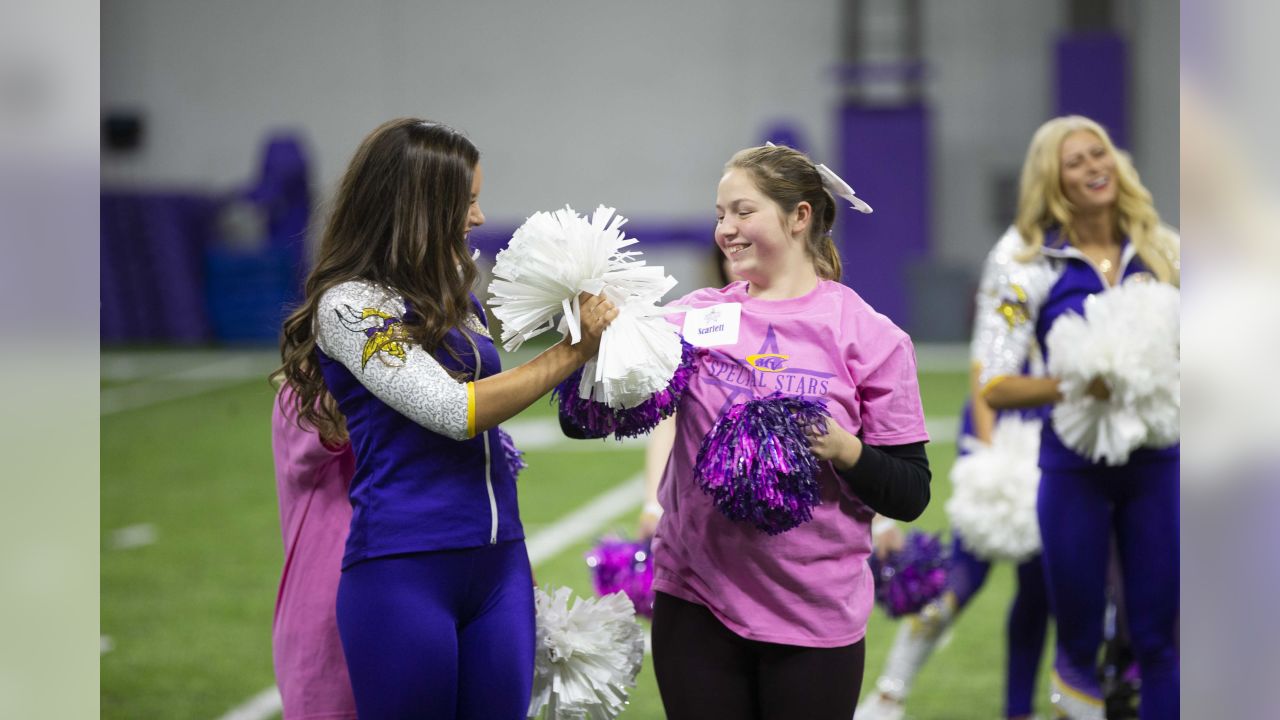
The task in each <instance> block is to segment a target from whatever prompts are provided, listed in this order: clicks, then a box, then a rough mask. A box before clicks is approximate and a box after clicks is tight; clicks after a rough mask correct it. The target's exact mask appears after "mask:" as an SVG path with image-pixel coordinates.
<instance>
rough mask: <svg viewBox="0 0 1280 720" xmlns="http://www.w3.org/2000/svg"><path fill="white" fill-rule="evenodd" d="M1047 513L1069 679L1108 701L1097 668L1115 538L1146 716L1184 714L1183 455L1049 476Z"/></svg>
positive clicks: (1052, 592)
mask: <svg viewBox="0 0 1280 720" xmlns="http://www.w3.org/2000/svg"><path fill="white" fill-rule="evenodd" d="M1037 512H1038V515H1039V518H1040V535H1041V537H1042V539H1043V541H1044V552H1043V557H1044V567H1045V579H1046V580H1047V582H1048V588H1049V602H1050V605H1051V607H1052V609H1053V614H1054V618H1055V620H1056V622H1057V626H1058V650H1057V657H1056V660H1055V663H1054V669H1055V670H1056V671H1057V673H1058V675H1059V677H1060V678H1062V680H1063V681H1064V682H1066V683H1067V684H1068V685H1070V686H1071V687H1073V688H1075V689H1077V690H1079V691H1081V692H1083V693H1085V694H1087V695H1090V696H1092V697H1095V698H1101V697H1102V691H1101V688H1100V687H1099V685H1098V680H1097V670H1096V668H1097V665H1098V648H1099V646H1100V645H1101V644H1102V625H1103V615H1104V611H1105V607H1106V584H1107V564H1108V558H1109V557H1110V542H1111V533H1112V532H1113V531H1114V532H1115V537H1116V543H1117V548H1118V549H1119V555H1120V570H1121V576H1122V578H1123V584H1124V598H1125V605H1126V613H1127V616H1128V621H1129V637H1130V642H1131V644H1132V646H1133V652H1134V655H1135V656H1136V657H1137V659H1138V667H1139V668H1140V669H1141V671H1142V691H1141V692H1142V694H1141V705H1140V708H1141V710H1140V717H1142V718H1143V720H1156V719H1163V718H1176V717H1178V713H1179V705H1178V686H1179V675H1178V651H1177V646H1176V634H1177V630H1176V628H1177V624H1178V587H1179V586H1178V583H1179V576H1178V534H1179V525H1178V461H1177V458H1173V459H1168V458H1161V459H1153V460H1150V461H1148V462H1142V463H1136V464H1131V465H1124V466H1120V467H1093V468H1089V469H1086V470H1079V471H1070V470H1044V471H1043V472H1042V474H1041V478H1040V495H1039V498H1038V501H1037Z"/></svg>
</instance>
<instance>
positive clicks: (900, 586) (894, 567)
mask: <svg viewBox="0 0 1280 720" xmlns="http://www.w3.org/2000/svg"><path fill="white" fill-rule="evenodd" d="M871 572H872V574H873V575H874V576H875V580H876V603H877V604H879V605H880V606H881V607H883V608H884V610H885V612H887V613H888V614H889V617H895V618H896V617H900V616H902V615H912V614H914V613H918V612H920V609H921V608H923V607H924V606H925V605H926V604H928V603H929V602H931V601H933V600H935V599H937V598H938V596H940V595H942V592H943V590H945V589H946V586H947V556H946V554H945V553H944V552H943V549H942V540H941V539H940V538H939V537H938V536H937V535H930V534H928V533H923V532H920V531H919V530H912V531H911V532H909V533H907V538H906V544H905V545H904V546H903V548H902V549H901V550H898V551H895V552H891V553H889V555H888V557H886V558H885V560H884V561H883V562H881V561H880V559H879V558H877V557H876V556H875V555H872V556H871Z"/></svg>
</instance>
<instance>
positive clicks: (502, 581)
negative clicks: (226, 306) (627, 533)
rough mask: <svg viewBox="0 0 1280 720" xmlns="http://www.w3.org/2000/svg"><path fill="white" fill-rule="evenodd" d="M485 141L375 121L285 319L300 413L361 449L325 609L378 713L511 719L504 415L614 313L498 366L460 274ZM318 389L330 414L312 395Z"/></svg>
mask: <svg viewBox="0 0 1280 720" xmlns="http://www.w3.org/2000/svg"><path fill="white" fill-rule="evenodd" d="M479 159H480V158H479V152H478V151H477V150H476V148H475V146H474V145H473V144H472V143H471V142H470V141H469V140H467V139H466V138H465V137H463V136H462V135H460V134H459V133H457V132H456V131H454V130H453V129H451V128H449V127H447V126H444V125H440V124H438V123H432V122H427V121H423V120H417V119H412V118H405V119H399V120H393V121H390V122H388V123H386V124H384V125H382V126H381V127H379V128H377V129H376V130H374V131H373V133H372V134H370V135H369V136H368V137H367V138H366V139H365V140H364V142H363V143H362V144H361V145H360V147H359V149H357V150H356V154H355V157H354V158H353V159H352V161H351V164H350V166H349V168H348V169H347V172H346V174H345V176H344V177H343V180H342V183H341V185H340V187H339V189H338V193H337V197H336V198H335V200H334V205H333V211H332V215H331V217H330V219H329V222H328V225H327V227H326V229H325V232H324V235H323V240H322V244H321V247H320V254H319V259H318V260H317V263H316V267H315V269H314V270H313V271H312V272H311V274H310V276H309V277H308V279H307V283H306V289H305V298H304V300H303V303H302V306H301V307H300V308H299V309H298V310H297V311H296V312H294V313H293V314H292V315H291V316H290V317H289V319H288V320H287V321H286V322H285V326H284V337H283V340H282V344H281V351H282V356H283V359H284V366H283V368H282V372H283V374H284V378H285V380H286V381H287V382H288V383H289V385H290V386H291V387H292V388H293V390H294V393H295V398H294V400H293V407H294V409H295V413H296V415H297V417H298V418H299V421H300V422H305V423H307V424H308V425H310V426H312V427H315V428H317V429H318V430H319V431H320V432H321V434H322V435H323V434H325V433H327V432H329V431H331V430H332V429H333V428H334V427H335V426H336V425H337V424H338V423H339V422H341V421H342V418H345V420H346V424H347V428H348V431H349V433H350V437H351V446H352V448H353V450H354V452H355V472H354V475H353V477H352V480H351V491H350V498H351V506H352V516H351V526H350V532H349V534H348V537H347V542H346V548H345V552H344V554H343V557H342V578H341V580H340V581H339V584H338V595H337V620H338V630H339V633H340V635H341V638H342V646H343V652H344V655H345V657H346V661H347V668H348V671H349V673H350V677H351V685H352V689H353V691H354V694H355V701H356V707H357V709H358V711H359V715H360V717H361V718H362V719H364V720H377V719H379V718H406V717H429V718H446V719H447V718H515V717H524V714H525V712H526V710H527V709H528V707H529V700H530V693H531V687H532V681H533V659H534V603H533V580H532V577H531V572H530V567H529V557H528V553H527V552H526V550H525V545H524V530H523V528H522V526H521V524H520V517H519V509H518V507H517V504H516V487H515V479H514V477H513V474H512V471H511V469H510V465H509V463H508V462H507V458H506V450H505V449H504V447H503V443H502V442H501V440H500V435H499V430H498V424H499V423H500V422H502V421H504V420H506V419H508V418H510V417H512V416H513V415H515V414H516V413H518V412H520V411H521V410H523V409H524V408H526V407H528V406H529V405H531V404H532V403H534V402H535V401H536V400H538V399H539V398H541V397H542V396H543V395H545V394H546V393H547V392H548V391H550V390H551V388H552V387H554V386H555V385H556V383H558V382H561V381H562V380H564V379H565V378H566V377H567V376H568V375H569V374H570V373H571V372H573V371H574V370H575V369H577V368H578V367H580V366H581V365H582V364H583V363H584V362H586V361H587V360H588V359H590V358H591V357H593V356H594V355H595V353H596V350H597V348H598V347H599V341H600V335H601V333H602V332H603V331H604V328H605V327H606V326H607V325H608V324H609V322H611V321H612V319H613V318H614V317H616V315H617V310H616V309H615V308H614V307H613V306H612V304H611V303H609V302H608V301H607V300H605V299H603V298H600V297H595V296H590V295H585V294H584V296H583V298H582V318H583V320H582V325H583V333H582V339H581V341H580V342H579V343H577V344H572V345H571V344H570V343H569V342H568V341H567V340H566V341H563V342H561V343H559V344H557V345H555V346H553V347H551V348H550V349H549V350H547V351H545V352H543V353H542V354H541V355H539V356H538V357H536V358H534V359H533V360H531V361H530V362H528V363H527V364H525V365H522V366H520V367H517V368H515V369H513V370H508V371H506V372H502V371H501V367H500V366H499V363H498V353H497V350H496V348H495V347H494V344H493V341H492V340H491V339H490V337H489V332H488V329H487V320H486V317H485V313H484V311H483V309H482V307H481V305H480V303H479V301H478V300H477V299H476V298H475V296H474V295H472V294H471V292H470V289H471V286H472V284H473V283H474V281H475V279H476V266H475V263H474V261H473V260H472V255H471V250H470V248H469V247H468V242H467V235H468V233H469V232H470V230H471V228H473V227H475V226H477V225H480V224H482V223H483V222H484V214H483V213H482V212H481V210H480V205H479V196H480V190H481V185H482V183H483V174H482V172H481V168H480V164H479ZM326 392H327V393H328V394H330V395H332V396H333V397H334V399H335V400H336V401H337V409H336V411H334V410H332V409H331V408H329V407H328V406H317V405H316V400H317V398H319V397H320V396H321V395H322V394H324V393H326Z"/></svg>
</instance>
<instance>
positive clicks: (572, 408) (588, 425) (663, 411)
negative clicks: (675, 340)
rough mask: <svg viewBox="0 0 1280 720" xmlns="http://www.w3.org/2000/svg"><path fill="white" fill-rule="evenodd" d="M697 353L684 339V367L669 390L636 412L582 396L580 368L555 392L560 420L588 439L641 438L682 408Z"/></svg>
mask: <svg viewBox="0 0 1280 720" xmlns="http://www.w3.org/2000/svg"><path fill="white" fill-rule="evenodd" d="M697 357H698V355H697V349H696V348H694V347H693V346H692V345H690V344H689V343H687V342H685V341H684V338H681V339H680V364H679V365H678V366H677V367H676V372H675V375H673V376H672V378H671V382H670V383H668V384H667V387H666V389H665V390H662V391H660V392H658V393H655V394H654V396H653V397H651V398H649V399H648V400H645V401H644V402H642V403H640V404H639V405H637V406H635V407H633V408H626V409H622V408H611V407H609V406H608V405H606V404H604V403H602V402H597V401H595V400H587V399H583V398H581V397H579V396H578V384H579V383H580V382H581V381H582V368H578V369H577V370H575V371H574V372H573V374H572V375H570V376H569V377H568V378H566V379H565V381H564V382H562V383H560V384H559V385H557V386H556V387H555V389H554V390H552V391H551V395H552V397H553V398H554V399H555V400H556V401H557V402H558V403H559V406H560V416H561V417H563V418H565V419H566V420H568V421H569V422H570V423H571V424H573V425H575V426H577V427H578V429H579V430H581V431H582V432H583V434H584V435H586V436H587V437H592V438H602V437H606V436H608V435H613V436H614V437H616V438H618V439H619V440H621V439H622V438H626V437H639V436H640V435H644V434H645V433H647V432H649V431H650V430H652V429H653V428H654V427H655V426H656V425H657V424H658V423H659V422H660V421H662V420H663V419H664V418H667V417H670V416H671V413H674V412H675V411H676V407H677V406H678V405H679V404H680V398H681V397H682V396H684V391H685V390H687V389H688V388H689V381H690V379H692V378H693V375H694V373H696V372H697V371H698V364H697Z"/></svg>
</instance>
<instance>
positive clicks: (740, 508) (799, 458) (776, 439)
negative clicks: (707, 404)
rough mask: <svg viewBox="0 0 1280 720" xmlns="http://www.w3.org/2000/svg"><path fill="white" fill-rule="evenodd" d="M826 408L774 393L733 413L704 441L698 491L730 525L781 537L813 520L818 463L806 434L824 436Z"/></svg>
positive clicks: (817, 498) (731, 410) (698, 467)
mask: <svg viewBox="0 0 1280 720" xmlns="http://www.w3.org/2000/svg"><path fill="white" fill-rule="evenodd" d="M828 417H830V416H829V415H828V414H827V410H826V408H825V407H823V405H822V403H820V402H817V401H814V400H809V399H806V398H803V397H797V396H793V395H782V394H780V393H774V394H773V395H770V396H769V397H767V398H764V399H761V400H750V401H748V402H745V403H742V404H740V405H734V406H733V407H731V408H729V410H728V411H727V412H725V414H724V415H722V416H721V417H720V419H719V420H717V421H716V424H715V425H714V426H713V427H712V428H711V431H710V432H708V433H707V436H706V437H705V438H703V440H702V447H700V448H698V459H697V464H696V465H695V467H694V472H695V476H696V477H697V479H698V485H699V486H700V487H701V488H702V490H703V492H705V493H707V494H708V495H710V496H711V498H712V499H713V500H714V501H715V503H716V507H717V508H718V509H719V510H720V512H722V513H724V514H725V516H726V517H728V518H729V519H731V520H740V521H744V522H749V523H751V524H753V525H755V526H756V527H757V528H759V529H761V530H763V531H765V532H767V533H769V534H770V535H777V534H778V533H782V532H786V531H787V530H790V529H792V528H794V527H796V526H798V525H799V524H800V523H803V522H806V521H808V520H809V519H810V518H812V517H813V508H814V506H815V505H817V504H818V503H819V502H821V498H820V496H819V488H818V460H817V458H815V457H814V456H813V452H812V451H810V450H809V439H808V437H807V436H806V435H805V428H807V427H810V426H813V427H817V428H819V429H820V431H821V432H823V433H825V432H826V427H827V423H826V419H827V418H828Z"/></svg>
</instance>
